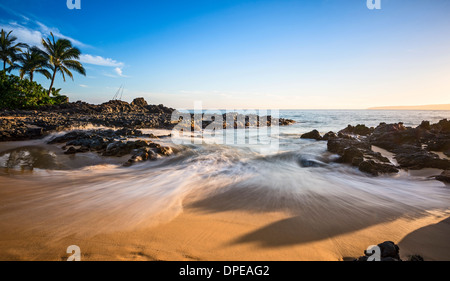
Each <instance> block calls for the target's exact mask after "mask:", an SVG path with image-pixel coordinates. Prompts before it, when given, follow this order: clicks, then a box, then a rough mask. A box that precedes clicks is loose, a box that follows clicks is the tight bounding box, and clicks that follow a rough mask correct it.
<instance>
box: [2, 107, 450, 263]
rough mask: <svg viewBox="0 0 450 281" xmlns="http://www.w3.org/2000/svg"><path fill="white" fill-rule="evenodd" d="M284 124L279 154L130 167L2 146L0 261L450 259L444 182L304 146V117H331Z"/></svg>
mask: <svg viewBox="0 0 450 281" xmlns="http://www.w3.org/2000/svg"><path fill="white" fill-rule="evenodd" d="M284 114H285V115H286V117H287V118H292V119H296V121H298V123H297V124H296V125H294V126H290V127H286V128H281V131H280V135H279V136H277V138H278V140H279V142H280V149H279V151H278V152H276V153H270V154H261V153H260V150H259V148H258V147H257V146H250V145H214V144H189V145H186V144H185V145H174V144H173V143H171V140H170V139H161V140H162V141H163V142H165V144H166V145H170V146H172V147H174V148H176V149H177V151H179V152H178V153H177V154H175V155H173V156H170V157H167V158H163V159H159V160H158V161H153V162H150V161H147V162H142V163H139V164H135V165H133V166H131V167H122V165H121V164H122V163H123V162H124V158H123V157H122V158H121V157H116V158H110V157H109V158H108V157H103V156H99V155H97V154H95V153H87V154H77V155H65V154H63V151H62V150H61V148H60V147H58V146H55V145H49V144H47V141H48V140H49V139H51V138H53V137H54V136H48V137H47V138H46V139H42V140H32V141H23V142H14V143H12V142H8V143H2V144H1V146H0V148H1V149H0V165H1V166H2V167H3V168H2V171H1V175H0V180H1V182H2V184H1V188H0V237H1V239H0V259H1V260H9V259H14V260H16V259H23V260H28V259H32V260H35V259H46V260H61V259H62V260H64V259H65V258H67V254H65V250H66V248H67V246H69V245H74V244H75V245H78V246H80V248H81V251H82V257H83V259H85V260H104V259H106V260H123V259H128V260H129V259H131V260H159V259H162V260H345V259H347V258H350V257H357V256H359V255H361V254H362V251H363V250H365V249H366V248H367V246H369V245H372V244H377V243H380V242H382V241H386V240H393V241H395V242H396V243H399V245H400V247H401V253H400V254H401V255H402V256H403V257H406V256H407V255H410V254H420V255H422V256H423V257H424V258H425V259H428V260H442V259H444V260H450V254H448V253H450V245H449V242H448V239H447V238H446V237H448V234H449V233H450V232H449V230H450V229H449V221H448V218H449V216H450V208H449V202H450V190H449V189H448V187H446V186H445V185H444V183H442V182H439V181H436V180H434V179H432V178H429V177H428V176H429V175H431V174H436V173H437V172H439V171H434V170H431V171H427V172H425V173H411V172H407V171H401V172H400V173H399V174H396V175H384V176H380V177H372V176H368V175H366V174H364V173H362V172H360V171H358V170H357V169H355V168H353V167H351V166H349V165H342V164H339V163H335V162H334V161H333V160H335V159H336V155H334V154H332V153H330V152H328V151H327V148H326V143H323V142H315V141H311V140H304V139H300V135H301V134H302V133H304V132H306V131H308V130H309V129H310V127H309V125H306V124H309V123H308V122H310V121H309V119H308V118H304V116H305V114H306V115H307V114H309V116H310V118H311V120H313V119H314V120H316V121H317V120H321V119H320V118H315V117H314V114H318V115H320V114H321V113H317V112H312V113H311V112H310V113H308V112H298V111H296V112H294V111H292V112H285V113H284ZM333 114H334V113H333V112H331V113H328V115H326V114H325V115H323V114H322V115H321V117H322V119H323V120H324V121H323V122H324V123H323V124H318V123H314V124H312V125H310V126H311V127H315V128H322V129H321V131H322V130H323V131H324V132H326V131H328V130H330V129H335V130H336V129H338V128H344V127H345V126H346V124H345V125H344V126H342V125H341V123H342V124H343V123H346V121H347V120H339V121H336V122H335V125H334V128H330V127H331V125H330V123H328V121H327V120H328V119H333V118H334V117H333V116H334V115H333ZM354 114H355V115H358V113H357V112H356V113H354ZM365 114H375V113H374V112H370V113H363V114H361V113H359V115H358V116H360V119H361V121H364V120H365V121H366V123H368V122H369V123H370V120H369V121H368V120H367V118H368V116H366V115H365ZM379 114H384V115H385V114H386V112H383V113H379ZM436 114H437V116H435V117H433V116H432V118H436V119H437V120H438V119H439V118H441V117H442V116H440V115H439V114H441V113H439V112H438V113H436ZM299 116H300V117H299ZM302 116H303V117H302ZM337 116H339V115H337ZM344 116H345V115H344ZM371 116H372V115H371ZM411 116H413V117H411V118H412V119H411V121H410V122H411V123H416V122H417V121H416V120H415V119H414V118H421V117H422V116H420V115H419V117H418V116H417V114H416V115H411ZM372 117H373V116H372ZM372 117H370V118H372ZM375 117H376V118H377V119H378V120H382V118H380V117H382V116H375ZM375 117H373V118H375ZM389 118H391V119H395V118H399V116H389ZM404 119H405V116H404V115H403V116H402V119H399V120H396V121H405V120H404ZM413 119H414V120H413ZM421 119H422V120H423V119H427V118H421ZM428 119H430V118H428ZM305 120H306V121H305ZM358 121H359V120H358ZM388 121H389V120H388ZM431 121H434V120H431ZM407 122H408V120H406V121H405V123H407ZM419 122H420V121H419ZM352 123H354V122H352ZM357 123H364V122H357ZM357 123H355V124H357ZM302 124H303V125H302ZM321 125H323V126H321ZM152 132H153V133H154V134H155V135H166V134H167V131H163V130H161V131H159V130H154V131H152ZM252 137H256V136H252V135H251V134H250V135H249V136H248V138H252ZM13 154H14V155H15V156H14V157H11V155H13ZM12 158H14V161H12V160H11V159H12ZM125 160H126V159H125ZM30 166H32V169H31V168H30ZM24 167H25V168H24ZM27 167H28V168H27ZM430 228H431V230H430ZM427 237H432V239H433V241H430V238H427Z"/></svg>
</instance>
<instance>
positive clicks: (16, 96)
mask: <svg viewBox="0 0 450 281" xmlns="http://www.w3.org/2000/svg"><path fill="white" fill-rule="evenodd" d="M59 90H60V89H59ZM59 90H55V89H53V97H50V96H49V95H48V91H47V90H46V89H44V87H42V86H41V85H40V84H38V83H36V82H30V81H29V80H26V79H24V80H22V79H20V78H19V77H18V76H15V75H8V74H6V72H5V71H0V108H3V109H5V108H7V109H35V108H38V107H40V106H43V105H54V104H61V103H65V102H67V101H68V98H67V97H66V96H63V95H60V94H59Z"/></svg>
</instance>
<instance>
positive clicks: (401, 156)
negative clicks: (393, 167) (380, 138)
mask: <svg viewBox="0 0 450 281" xmlns="http://www.w3.org/2000/svg"><path fill="white" fill-rule="evenodd" d="M395 159H396V160H397V162H398V164H399V165H400V167H402V168H404V169H411V170H419V169H423V168H437V169H443V170H446V169H450V161H449V160H447V159H441V158H440V157H439V156H438V155H437V154H434V153H431V152H429V151H426V150H418V149H415V150H414V149H410V150H409V151H408V150H406V151H405V149H404V148H403V149H402V150H401V152H399V153H397V154H396V155H395Z"/></svg>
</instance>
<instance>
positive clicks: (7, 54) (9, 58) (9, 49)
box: [0, 29, 28, 71]
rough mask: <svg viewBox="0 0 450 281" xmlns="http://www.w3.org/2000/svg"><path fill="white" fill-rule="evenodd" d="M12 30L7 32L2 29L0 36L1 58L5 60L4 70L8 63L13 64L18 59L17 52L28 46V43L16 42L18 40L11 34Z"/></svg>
mask: <svg viewBox="0 0 450 281" xmlns="http://www.w3.org/2000/svg"><path fill="white" fill-rule="evenodd" d="M11 32H12V30H11V31H10V32H8V33H6V31H4V30H3V29H2V31H1V36H0V59H1V60H2V61H3V71H5V70H7V69H6V64H9V65H11V66H12V65H13V64H14V63H13V62H14V61H15V60H16V59H17V53H18V52H22V48H26V47H28V45H27V44H24V43H17V44H14V41H16V40H17V37H15V36H11Z"/></svg>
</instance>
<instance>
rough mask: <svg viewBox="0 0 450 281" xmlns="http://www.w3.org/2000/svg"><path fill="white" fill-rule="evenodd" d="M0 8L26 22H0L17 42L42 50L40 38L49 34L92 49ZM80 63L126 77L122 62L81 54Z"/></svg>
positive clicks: (31, 20) (38, 22)
mask: <svg viewBox="0 0 450 281" xmlns="http://www.w3.org/2000/svg"><path fill="white" fill-rule="evenodd" d="M0 8H2V9H4V10H6V11H7V12H8V13H10V14H12V15H14V16H16V17H19V18H21V19H22V20H25V21H26V22H22V23H18V22H17V21H16V20H10V21H9V22H7V23H6V22H3V23H2V22H1V21H2V20H0V28H1V29H4V30H6V31H10V30H13V32H12V35H13V36H15V37H17V39H18V41H19V42H23V43H26V44H28V45H30V46H37V47H39V48H43V47H42V38H45V37H49V36H50V33H53V35H54V36H55V37H56V38H63V39H67V40H69V41H71V42H72V43H73V45H74V46H78V47H88V48H92V47H91V46H89V45H87V44H84V43H82V42H80V41H79V40H76V39H74V38H72V37H69V36H66V35H64V34H62V33H61V32H60V31H59V29H58V28H54V27H48V26H47V25H45V24H43V23H42V22H40V21H38V20H35V19H30V18H28V17H26V16H24V15H21V14H19V13H16V12H14V11H12V10H9V9H7V8H5V7H4V6H3V5H1V4H0ZM80 62H82V63H84V64H92V65H98V66H106V67H113V68H114V73H116V75H118V76H119V77H127V76H125V75H124V74H123V67H124V65H125V64H124V63H123V62H119V61H117V60H114V59H112V58H105V57H101V56H96V55H90V54H82V55H81V56H80ZM110 75H111V76H113V74H110ZM116 75H114V77H117V76H116Z"/></svg>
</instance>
